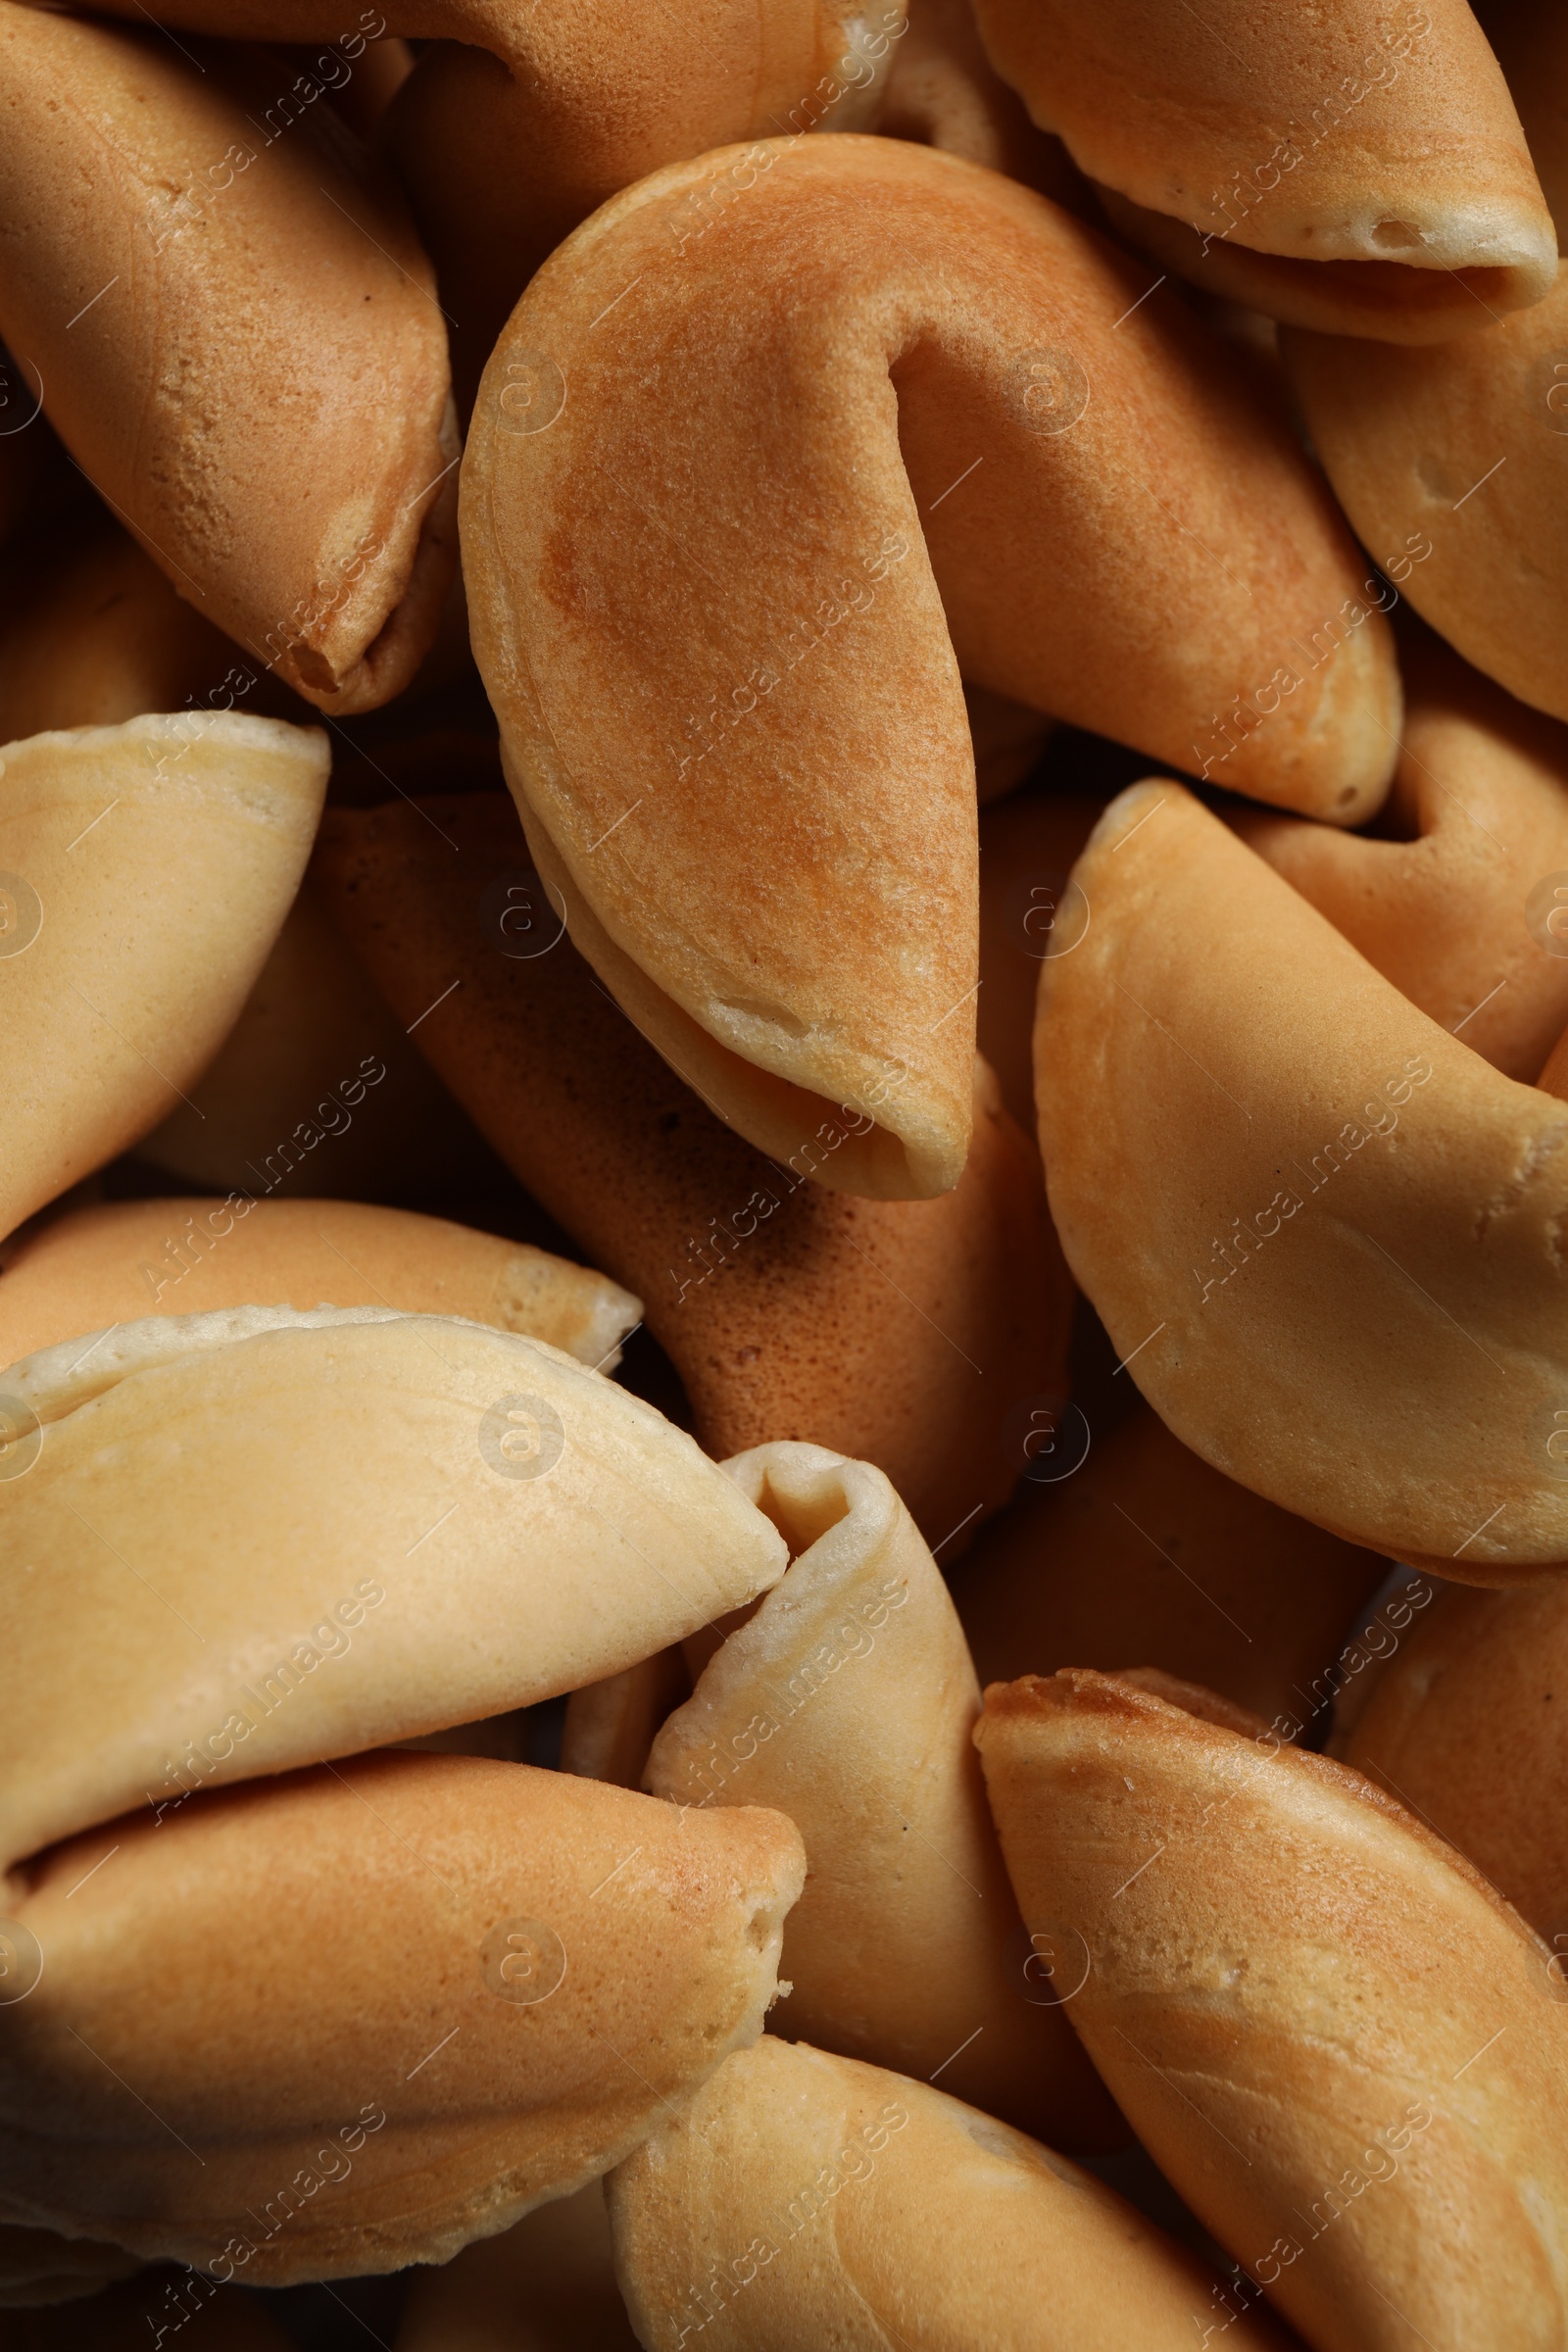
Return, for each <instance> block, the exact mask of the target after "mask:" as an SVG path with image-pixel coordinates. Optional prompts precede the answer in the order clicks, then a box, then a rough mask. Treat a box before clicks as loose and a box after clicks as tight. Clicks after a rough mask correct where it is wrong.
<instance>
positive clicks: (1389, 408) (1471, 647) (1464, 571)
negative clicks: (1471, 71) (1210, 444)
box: [1281, 0, 1568, 719]
mask: <svg viewBox="0 0 1568 2352" xmlns="http://www.w3.org/2000/svg"><path fill="white" fill-rule="evenodd" d="M1494 14H1495V23H1496V26H1497V31H1498V35H1499V40H1500V41H1501V45H1502V51H1503V55H1504V58H1505V62H1506V63H1507V65H1508V69H1509V75H1510V79H1511V81H1512V84H1513V88H1514V90H1515V92H1516V93H1517V95H1518V96H1519V99H1520V104H1521V108H1522V109H1527V110H1528V111H1529V114H1530V118H1531V120H1530V131H1531V145H1532V148H1533V151H1534V153H1535V155H1536V160H1537V162H1538V163H1539V165H1540V167H1541V172H1542V178H1543V181H1544V185H1545V189H1546V193H1547V195H1548V196H1549V198H1550V199H1551V204H1552V210H1553V212H1554V214H1555V216H1556V223H1557V226H1556V237H1561V236H1562V235H1563V234H1564V233H1565V232H1568V113H1565V109H1564V105H1563V99H1562V91H1563V88H1564V84H1565V77H1568V35H1565V33H1564V30H1563V20H1562V12H1561V10H1559V9H1556V8H1548V7H1543V6H1541V5H1539V4H1537V0H1505V4H1504V0H1499V4H1498V5H1497V6H1496V8H1495V12H1494ZM1556 237H1554V239H1553V243H1554V244H1555V242H1556ZM1487 303H1488V305H1489V306H1490V314H1495V313H1496V312H1497V311H1499V310H1501V309H1503V308H1504V306H1503V305H1502V304H1500V303H1497V302H1496V301H1495V300H1494V298H1493V297H1492V296H1491V295H1490V294H1489V295H1488V296H1487ZM1490 314H1489V313H1484V312H1482V311H1479V310H1478V311H1477V313H1476V319H1477V321H1478V322H1479V323H1480V324H1481V325H1482V326H1483V327H1484V328H1485V329H1486V331H1485V332H1484V333H1482V334H1479V335H1468V334H1466V335H1461V336H1460V337H1459V339H1458V340H1457V341H1455V342H1444V343H1442V344H1441V345H1440V346H1439V348H1437V349H1436V350H1429V351H1402V352H1401V351H1394V350H1389V349H1383V350H1378V349H1375V348H1373V347H1372V346H1370V345H1368V344H1366V343H1364V342H1347V341H1346V340H1344V339H1343V338H1342V337H1340V336H1336V335H1332V334H1307V333H1290V334H1287V335H1285V336H1284V337H1282V339H1281V349H1282V352H1283V355H1284V358H1285V362H1286V365H1287V367H1288V368H1289V370H1290V374H1291V377H1292V380H1293V382H1294V384H1295V388H1296V393H1297V397H1298V399H1299V402H1300V405H1301V409H1302V412H1303V414H1304V417H1305V419H1306V424H1307V427H1308V429H1309V431H1310V433H1311V436H1312V441H1313V444H1314V446H1315V448H1316V450H1317V453H1318V455H1319V457H1320V458H1321V459H1322V461H1323V465H1324V467H1325V469H1326V471H1327V473H1328V476H1329V479H1330V481H1331V482H1332V483H1333V485H1334V490H1335V494H1336V496H1337V497H1338V499H1339V501H1340V503H1341V505H1342V506H1343V507H1344V509H1345V512H1346V514H1347V515H1348V517H1349V519H1350V521H1351V522H1352V523H1353V525H1354V526H1355V529H1356V532H1357V534H1358V535H1359V537H1360V538H1361V539H1362V540H1363V541H1364V542H1365V544H1366V546H1367V548H1368V550H1369V551H1370V553H1371V554H1372V556H1373V557H1374V558H1375V559H1376V560H1377V562H1378V563H1380V564H1382V566H1383V568H1384V570H1385V571H1386V572H1387V573H1388V575H1389V577H1390V579H1391V580H1396V581H1397V582H1398V583H1399V585H1400V587H1401V588H1402V589H1403V592H1404V594H1405V595H1406V596H1407V597H1408V598H1409V600H1410V603H1411V604H1412V605H1413V606H1414V607H1415V610H1416V611H1417V612H1418V613H1421V614H1422V616H1423V617H1424V618H1425V619H1427V620H1429V621H1430V622H1431V623H1432V626H1433V627H1434V628H1435V629H1437V630H1439V631H1440V632H1441V634H1442V635H1443V636H1445V637H1446V638H1447V639H1448V641H1449V643H1450V644H1451V645H1454V646H1456V647H1457V648H1458V650H1459V652H1460V653H1461V654H1463V656H1464V658H1465V660H1466V661H1467V662H1474V663H1475V665H1476V667H1477V668H1478V669H1481V670H1484V671H1485V672H1486V674H1487V675H1488V677H1491V678H1495V679H1496V680H1497V681H1498V683H1499V684H1500V685H1503V686H1506V687H1507V689H1508V691H1509V693H1510V694H1516V695H1517V696H1518V697H1519V699H1520V701H1521V702H1525V703H1533V704H1534V705H1535V706H1536V708H1537V709H1538V710H1541V711H1547V712H1549V713H1550V715H1551V716H1552V717H1553V718H1564V719H1568V653H1565V651H1564V645H1565V641H1568V559H1565V557H1564V552H1563V551H1564V540H1565V532H1568V450H1565V448H1564V443H1563V436H1564V434H1568V277H1564V276H1563V275H1562V274H1561V273H1560V272H1559V273H1558V275H1557V277H1556V281H1555V283H1554V285H1552V286H1550V288H1549V289H1548V290H1547V292H1546V298H1545V300H1544V301H1543V302H1540V303H1538V304H1537V305H1536V306H1535V308H1534V309H1532V310H1530V311H1527V312H1525V313H1524V314H1523V316H1520V317H1515V318H1502V319H1497V318H1495V316H1491V315H1490ZM1306 323H1307V324H1309V325H1322V324H1326V323H1327V322H1326V321H1321V320H1308V321H1306Z"/></svg>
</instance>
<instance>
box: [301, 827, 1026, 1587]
mask: <svg viewBox="0 0 1568 2352" xmlns="http://www.w3.org/2000/svg"><path fill="white" fill-rule="evenodd" d="M431 817H433V818H434V819H436V820H438V821H439V824H440V826H441V828H442V831H443V832H444V834H445V835H446V837H447V838H446V840H444V841H443V840H442V839H441V838H440V837H439V836H438V835H437V834H436V832H435V831H434V830H433V829H432V825H431V823H430V822H428V821H427V818H431ZM451 844H455V845H456V849H455V850H454V848H453V847H452V846H449V845H451ZM313 871H314V873H315V875H316V878H317V880H318V882H319V886H320V888H321V890H322V892H323V894H324V896H325V898H326V900H327V901H328V903H329V904H330V905H331V907H332V908H333V911H334V914H335V916H336V919H338V920H339V921H341V923H342V924H343V926H344V929H345V931H346V932H347V934H348V937H349V938H350V940H351V941H352V942H353V944H354V946H355V948H356V950H357V952H358V953H359V954H360V955H361V956H363V957H364V959H365V961H366V964H367V966H368V969H369V971H370V973H371V975H372V977H373V978H374V979H375V981H376V983H377V985H378V986H379V987H380V988H381V989H382V990H383V991H384V993H385V995H386V998H387V1001H388V1002H389V1003H390V1005H392V1007H393V1009H394V1011H395V1012H396V1014H397V1017H398V1019H399V1021H400V1022H402V1023H403V1024H404V1025H405V1026H407V1027H410V1028H412V1029H413V1030H414V1034H415V1040H416V1043H417V1045H418V1046H419V1047H420V1049H421V1050H422V1052H423V1053H424V1054H426V1055H427V1056H428V1057H429V1059H430V1061H431V1063H432V1064H433V1066H434V1067H435V1069H436V1070H437V1072H438V1073H439V1075H440V1076H441V1077H442V1078H443V1079H444V1080H445V1082H446V1084H447V1085H448V1087H449V1088H450V1089H451V1091H452V1093H453V1094H454V1095H455V1096H456V1097H457V1099H458V1101H459V1102H460V1103H463V1105H464V1106H465V1108H466V1110H468V1111H469V1112H470V1113H471V1115H472V1117H473V1118H474V1120H475V1122H476V1123H477V1125H478V1126H479V1127H480V1129H481V1130H482V1132H483V1133H484V1134H485V1135H486V1137H487V1138H488V1139H489V1141H490V1142H491V1143H492V1144H493V1145H494V1146H495V1148H496V1150H497V1151H498V1152H500V1153H501V1155H502V1157H503V1158H504V1159H505V1160H506V1161H507V1164H508V1165H509V1166H510V1167H511V1168H512V1169H513V1170H514V1171H515V1173H516V1175H517V1176H518V1177H519V1178H520V1180H521V1181H522V1182H523V1183H524V1184H525V1185H526V1186H527V1187H528V1190H529V1191H530V1192H531V1193H532V1194H533V1195H534V1197H535V1198H536V1199H537V1200H538V1201H540V1202H541V1203H542V1204H543V1205H544V1206H545V1207H546V1208H547V1209H548V1210H549V1211H550V1213H551V1215H552V1216H553V1217H555V1218H556V1219H557V1221H558V1222H559V1223H561V1224H562V1225H563V1226H564V1228H565V1230H566V1231H567V1232H569V1233H570V1234H571V1235H572V1236H573V1238H574V1239H575V1241H576V1242H577V1243H578V1245H579V1246H580V1248H581V1250H582V1251H583V1253H584V1255H585V1256H586V1257H588V1258H589V1259H591V1261H592V1262H593V1263H594V1264H595V1265H598V1266H603V1267H604V1268H605V1269H606V1271H607V1272H609V1273H610V1274H611V1275H612V1276H613V1279H614V1280H615V1281H617V1282H621V1283H624V1284H625V1286H626V1288H627V1289H628V1290H632V1291H635V1293H636V1294H637V1296H638V1297H639V1298H640V1299H644V1300H645V1301H646V1305H645V1313H646V1315H647V1319H648V1324H649V1328H650V1330H651V1331H652V1332H653V1334H654V1337H655V1338H656V1339H657V1340H658V1341H659V1343H660V1345H661V1346H662V1348H665V1349H666V1351H667V1352H668V1354H669V1355H670V1357H671V1358H672V1359H673V1361H674V1364H675V1367H676V1369H677V1371H678V1372H679V1373H680V1376H681V1378H682V1380H683V1381H684V1383H685V1385H686V1391H687V1395H688V1396H689V1397H690V1399H691V1403H692V1407H693V1411H694V1413H695V1416H696V1428H697V1432H698V1435H699V1438H700V1440H701V1442H702V1444H703V1445H704V1446H706V1448H707V1449H708V1451H709V1452H710V1453H711V1454H713V1455H715V1456H723V1455H727V1454H730V1453H739V1452H743V1451H745V1450H746V1448H747V1447H749V1446H757V1445H761V1444H763V1443H764V1442H766V1441H767V1440H769V1439H772V1438H779V1437H785V1438H798V1439H804V1440H808V1441H809V1442H810V1443H812V1444H815V1445H821V1446H829V1447H830V1448H831V1449H832V1450H833V1451H834V1452H837V1453H844V1454H848V1455H850V1456H851V1458H852V1459H856V1460H860V1461H870V1462H874V1463H875V1464H876V1466H877V1467H878V1468H879V1469H880V1470H883V1471H885V1472H886V1474H887V1476H888V1477H889V1478H890V1479H891V1480H892V1481H893V1483H894V1485H895V1487H897V1488H898V1490H899V1492H900V1494H901V1495H903V1497H904V1499H905V1501H906V1503H907V1505H908V1508H909V1510H910V1513H911V1515H912V1516H913V1518H914V1520H915V1522H916V1524H917V1525H918V1527H919V1528H920V1530H921V1532H922V1534H923V1535H924V1536H925V1538H926V1540H927V1542H928V1543H930V1544H933V1545H934V1546H935V1547H936V1549H937V1552H938V1555H939V1557H941V1558H943V1559H948V1560H951V1559H952V1558H953V1557H955V1556H956V1552H957V1550H958V1549H959V1548H961V1546H962V1544H963V1543H964V1542H965V1540H966V1537H967V1534H968V1532H970V1530H971V1528H972V1524H973V1522H974V1521H975V1520H976V1518H977V1516H978V1515H979V1514H980V1513H982V1512H983V1511H985V1510H988V1509H995V1508H996V1507H998V1506H999V1505H1000V1504H1001V1503H1002V1502H1003V1501H1004V1500H1005V1497H1006V1496H1007V1495H1008V1494H1010V1492H1011V1490H1012V1487H1013V1484H1014V1482H1015V1481H1016V1479H1017V1476H1018V1474H1019V1471H1020V1470H1021V1468H1022V1461H1023V1457H1022V1455H1021V1453H1019V1452H1017V1451H1016V1449H1015V1448H1011V1447H1010V1446H1009V1442H1008V1418H1009V1415H1010V1414H1011V1413H1012V1411H1013V1408H1014V1407H1015V1405H1017V1404H1018V1403H1019V1402H1020V1401H1021V1400H1025V1399H1028V1398H1030V1397H1034V1396H1037V1395H1039V1394H1041V1393H1044V1392H1050V1393H1052V1394H1059V1392H1060V1390H1061V1387H1062V1385H1063V1378H1064V1371H1063V1366H1064V1357H1065V1349H1066V1341H1067V1326H1068V1317H1069V1310H1070V1297H1071V1293H1070V1286H1069V1285H1068V1283H1067V1281H1066V1275H1065V1269H1064V1268H1063V1267H1062V1265H1061V1262H1060V1257H1059V1253H1058V1251H1057V1250H1056V1246H1055V1242H1054V1236H1053V1235H1052V1233H1051V1230H1050V1221H1049V1218H1048V1217H1047V1215H1046V1210H1045V1201H1044V1197H1043V1193H1042V1191H1041V1186H1040V1176H1039V1163H1038V1161H1037V1159H1036V1157H1035V1154H1034V1152H1033V1151H1032V1150H1031V1149H1030V1147H1029V1145H1028V1144H1027V1143H1026V1141H1025V1139H1024V1138H1023V1137H1022V1136H1021V1135H1020V1134H1019V1133H1018V1131H1017V1129H1016V1128H1015V1127H1014V1125H1013V1124H1012V1122H1011V1120H1010V1119H1008V1117H1007V1115H1006V1113H1005V1111H1004V1110H1003V1108H1002V1105H1001V1103H1000V1102H999V1101H998V1100H997V1096H996V1093H995V1085H994V1081H993V1080H992V1079H991V1076H990V1073H989V1072H988V1071H985V1070H984V1068H983V1065H981V1066H980V1068H979V1071H978V1073H977V1077H976V1087H977V1098H978V1101H979V1103H980V1111H979V1116H978V1117H977V1119H976V1123H975V1130H974V1142H973V1148H972V1150H971V1153H970V1157H969V1161H968V1164H967V1166H966V1168H965V1170H964V1173H963V1177H962V1180H961V1182H960V1183H959V1185H958V1187H957V1189H956V1191H955V1192H954V1193H953V1194H952V1195H951V1196H949V1197H947V1198H945V1199H944V1200H942V1201H876V1202H866V1201H852V1200H847V1199H845V1198H844V1197H843V1196H842V1195H840V1194H838V1193H834V1192H830V1191H829V1190H828V1189H827V1187H826V1186H824V1185H822V1184H813V1183H811V1182H809V1177H810V1176H811V1175H812V1174H813V1173H818V1172H819V1171H820V1169H821V1168H822V1166H823V1165H824V1164H825V1163H827V1162H828V1161H830V1160H831V1159H832V1158H834V1157H835V1156H836V1155H837V1154H838V1153H839V1152H841V1151H843V1150H846V1149H848V1148H849V1144H850V1141H851V1140H852V1138H853V1136H854V1134H855V1133H856V1132H857V1131H862V1132H863V1129H864V1127H865V1125H866V1124H867V1123H868V1114H867V1113H865V1112H863V1111H858V1110H856V1109H855V1108H854V1107H853V1106H847V1107H845V1108H844V1109H843V1110H842V1111H840V1112H838V1113H836V1114H835V1115H834V1116H833V1117H831V1118H826V1119H822V1118H818V1117H816V1116H815V1115H814V1113H813V1115H812V1118H811V1120H810V1123H809V1125H803V1127H802V1128H801V1130H800V1132H799V1134H798V1135H797V1137H796V1138H795V1139H794V1142H793V1144H792V1146H791V1150H790V1152H789V1153H788V1154H787V1155H786V1156H785V1157H784V1158H782V1159H781V1160H774V1159H769V1158H767V1157H765V1156H764V1155H763V1154H762V1153H761V1152H758V1151H756V1150H754V1149H753V1147H752V1146H751V1145H750V1144H747V1143H743V1142H742V1140H741V1139H740V1137H739V1136H737V1135H735V1134H733V1133H732V1132H731V1131H730V1130H729V1129H728V1128H727V1127H726V1126H724V1125H723V1124H722V1123H721V1121H720V1120H719V1119H718V1118H716V1117H715V1116H714V1115H713V1112H712V1110H711V1108H710V1107H709V1106H708V1104H707V1103H704V1102H702V1101H700V1100H699V1098H698V1096H697V1094H695V1093H694V1092H693V1091H692V1089H691V1088H690V1087H689V1086H687V1085H685V1084H683V1083H682V1081H681V1080H680V1078H679V1077H677V1076H676V1075H675V1073H674V1072H673V1071H672V1070H671V1069H670V1068H669V1066H668V1064H667V1063H666V1062H664V1061H663V1060H662V1059H661V1057H660V1056H659V1055H658V1054H656V1053H655V1052H654V1050H653V1048H652V1047H651V1046H650V1045H648V1043H647V1042H646V1040H644V1039H643V1038H641V1037H639V1036H638V1034H637V1032H636V1031H635V1030H634V1029H633V1028H632V1027H631V1024H630V1023H629V1022H628V1021H625V1020H623V1019H622V1018H621V1016H620V1014H619V1013H618V1012H617V1010H616V1008H615V1006H614V1005H613V1004H612V1003H611V1001H610V999H609V997H608V996H607V995H606V993H605V992H604V990H603V989H601V988H600V987H599V986H598V985H597V984H596V982H595V980H594V977H593V974H592V972H591V970H590V969H589V967H588V966H587V964H585V963H584V962H583V960H582V958H581V957H580V956H577V955H576V954H575V953H574V951H573V949H572V947H571V944H570V942H569V941H568V940H567V939H565V938H564V936H563V928H564V927H563V924H562V920H561V915H560V912H559V904H560V903H559V901H558V900H556V899H553V898H552V897H551V895H550V894H549V893H548V891H547V890H546V889H545V888H544V887H543V886H542V885H541V883H540V881H539V878H538V876H537V874H534V873H531V872H530V871H529V870H528V851H527V846H526V844H525V842H524V840H523V836H522V832H521V829H520V827H519V826H518V823H517V819H516V815H515V810H514V809H513V808H512V805H511V803H510V802H509V801H508V800H507V798H506V797H505V795H503V794H500V793H495V794H489V795H459V796H454V797H452V798H443V799H441V800H439V801H431V802H429V803H427V804H421V807H420V808H418V809H406V808H403V807H393V808H383V809H374V810H370V811H365V812H362V811H358V810H334V811H332V812H331V813H330V815H329V817H328V820H327V823H326V826H325V828H324V830H323V836H322V842H321V847H320V852H319V858H318V861H317V864H316V866H315V867H314V868H313Z"/></svg>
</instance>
